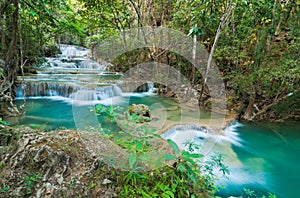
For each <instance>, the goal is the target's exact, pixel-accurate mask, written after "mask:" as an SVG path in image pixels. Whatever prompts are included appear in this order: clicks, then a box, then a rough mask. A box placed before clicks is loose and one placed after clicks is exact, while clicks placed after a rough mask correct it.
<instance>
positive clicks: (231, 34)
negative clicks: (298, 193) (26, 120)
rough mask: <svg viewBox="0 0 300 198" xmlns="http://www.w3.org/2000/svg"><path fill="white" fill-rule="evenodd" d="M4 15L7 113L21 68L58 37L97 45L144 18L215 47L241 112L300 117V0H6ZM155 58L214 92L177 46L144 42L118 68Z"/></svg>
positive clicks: (2, 70)
mask: <svg viewBox="0 0 300 198" xmlns="http://www.w3.org/2000/svg"><path fill="white" fill-rule="evenodd" d="M229 8H230V9H229ZM0 15H1V18H0V32H1V33H0V37H1V43H0V101H1V105H0V107H1V113H0V116H7V115H16V114H18V113H20V112H18V111H19V110H18V109H17V108H15V106H14V104H13V99H14V95H15V87H16V83H17V76H18V75H22V74H23V73H27V72H34V69H33V66H35V65H38V64H40V63H41V62H42V61H43V59H41V57H44V56H51V55H53V54H55V53H57V52H58V49H57V47H56V44H57V43H65V44H76V45H83V46H86V47H89V48H93V47H94V46H95V45H97V43H98V42H100V41H101V40H103V39H105V38H108V37H110V36H112V35H114V34H116V33H118V32H120V31H125V30H127V29H130V28H136V27H143V26H163V27H168V28H172V29H175V30H179V31H182V32H184V33H185V34H186V35H189V36H191V37H193V38H195V39H196V41H198V42H199V43H201V44H202V45H203V46H205V48H206V49H207V50H208V51H209V52H211V51H213V52H214V53H213V55H214V56H213V57H214V60H215V61H216V63H217V66H218V67H219V69H220V72H221V74H222V77H223V79H224V82H225V84H226V87H227V92H228V93H227V95H228V108H229V109H235V110H237V111H238V113H239V114H240V117H241V118H243V119H246V120H254V119H268V118H270V117H271V118H273V119H284V118H289V117H292V118H297V115H299V112H300V106H299V105H300V102H299V98H300V93H299V90H300V82H299V81H300V66H299V57H300V54H299V53H300V52H299V49H300V42H299V39H300V36H299V34H300V3H299V1H297V0H259V1H252V0H231V1H230V0H227V1H222V0H215V1H207V0H193V1H191V0H146V1H142V0H138V1H134V0H114V1H111V0H95V1H90V0H39V1H33V0H2V1H1V3H0ZM225 19H226V20H225ZM224 21H226V23H225V22H224ZM218 32H219V35H218ZM216 35H218V36H219V39H218V40H217V42H215V41H216V40H215V37H216ZM213 46H215V50H212V48H213ZM149 54H151V56H149ZM167 57H171V58H167ZM153 59H155V60H156V61H159V62H163V63H166V64H168V65H171V66H173V67H175V68H176V69H179V70H180V71H181V73H182V74H184V75H185V76H186V77H188V78H189V79H190V81H191V82H192V83H193V85H194V86H195V87H197V90H199V92H201V96H202V95H205V94H206V95H207V96H208V97H204V99H203V100H207V98H209V93H207V90H206V89H205V86H202V87H201V86H200V85H203V81H204V79H203V78H202V77H201V76H200V74H199V73H197V71H195V69H194V68H193V67H192V65H191V63H188V62H186V61H185V60H183V59H182V58H181V57H180V56H177V55H176V54H175V53H172V52H167V51H164V52H162V51H161V50H154V51H153V49H138V50H136V51H132V52H128V53H126V54H125V55H124V56H120V57H118V58H117V60H115V61H114V67H112V68H111V69H113V70H118V71H126V70H127V69H128V68H129V67H131V66H133V65H135V64H137V63H140V62H145V61H148V60H153ZM200 102H201V101H200ZM201 104H202V103H201ZM206 104H207V103H206ZM265 115H267V117H266V116H265ZM295 115H296V116H295Z"/></svg>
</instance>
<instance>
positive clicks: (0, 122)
mask: <svg viewBox="0 0 300 198" xmlns="http://www.w3.org/2000/svg"><path fill="white" fill-rule="evenodd" d="M0 125H4V126H9V125H10V122H6V121H4V120H2V118H1V117H0Z"/></svg>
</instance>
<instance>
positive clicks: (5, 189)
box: [0, 184, 11, 193]
mask: <svg viewBox="0 0 300 198" xmlns="http://www.w3.org/2000/svg"><path fill="white" fill-rule="evenodd" d="M10 190H11V188H10V187H9V186H7V185H6V184H4V186H3V188H2V187H0V192H2V193H5V192H7V191H10Z"/></svg>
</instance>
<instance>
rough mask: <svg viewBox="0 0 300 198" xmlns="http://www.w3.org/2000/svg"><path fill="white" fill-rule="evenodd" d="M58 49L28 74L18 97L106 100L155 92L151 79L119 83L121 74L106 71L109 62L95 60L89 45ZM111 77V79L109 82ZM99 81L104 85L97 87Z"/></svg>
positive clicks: (19, 89)
mask: <svg viewBox="0 0 300 198" xmlns="http://www.w3.org/2000/svg"><path fill="white" fill-rule="evenodd" d="M59 48H60V51H61V54H59V55H57V56H56V57H48V58H46V60H47V62H45V63H43V64H42V65H41V67H40V68H39V71H38V74H36V75H32V76H27V77H25V83H24V85H23V88H22V86H21V85H19V87H17V90H16V98H17V99H20V98H24V96H26V98H41V97H51V98H53V99H54V98H56V99H63V100H66V99H72V100H76V101H95V102H97V101H102V102H103V101H104V100H106V101H107V100H108V99H110V98H113V97H116V96H125V97H126V96H129V95H128V94H129V93H134V95H135V96H145V95H151V94H153V90H154V85H153V83H152V82H137V81H125V80H124V81H117V82H116V81H115V80H116V79H119V78H120V77H121V76H122V74H120V73H115V72H104V71H105V70H106V68H107V67H108V66H109V65H110V64H109V63H106V62H103V63H101V64H99V63H98V62H96V61H94V60H92V59H91V57H90V50H89V49H87V48H84V47H79V46H72V45H59ZM28 77H29V78H28ZM110 79H112V82H109V81H108V80H110ZM100 80H101V82H102V83H101V87H98V86H99V85H100V83H99V81H100ZM103 80H104V81H105V82H103ZM91 87H92V88H91ZM23 89H24V90H23ZM79 103H80V104H82V103H81V102H79ZM107 104H109V103H107Z"/></svg>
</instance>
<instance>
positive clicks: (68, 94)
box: [16, 82, 122, 101]
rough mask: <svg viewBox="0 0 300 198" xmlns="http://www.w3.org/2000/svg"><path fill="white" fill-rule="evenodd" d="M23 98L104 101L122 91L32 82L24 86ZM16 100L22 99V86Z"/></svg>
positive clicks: (114, 86) (111, 86) (112, 86)
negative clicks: (53, 97)
mask: <svg viewBox="0 0 300 198" xmlns="http://www.w3.org/2000/svg"><path fill="white" fill-rule="evenodd" d="M24 90H25V96H26V97H27V98H41V97H52V96H60V97H63V98H69V99H76V100H87V101H91V100H105V99H107V98H112V97H115V96H121V95H122V91H121V89H120V88H119V87H117V86H116V85H107V86H103V87H97V88H94V89H93V88H87V87H82V86H77V85H70V84H60V83H49V82H34V83H26V84H25V85H24ZM16 97H17V99H21V98H23V97H24V92H23V89H22V86H21V85H19V86H18V88H17V92H16Z"/></svg>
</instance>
